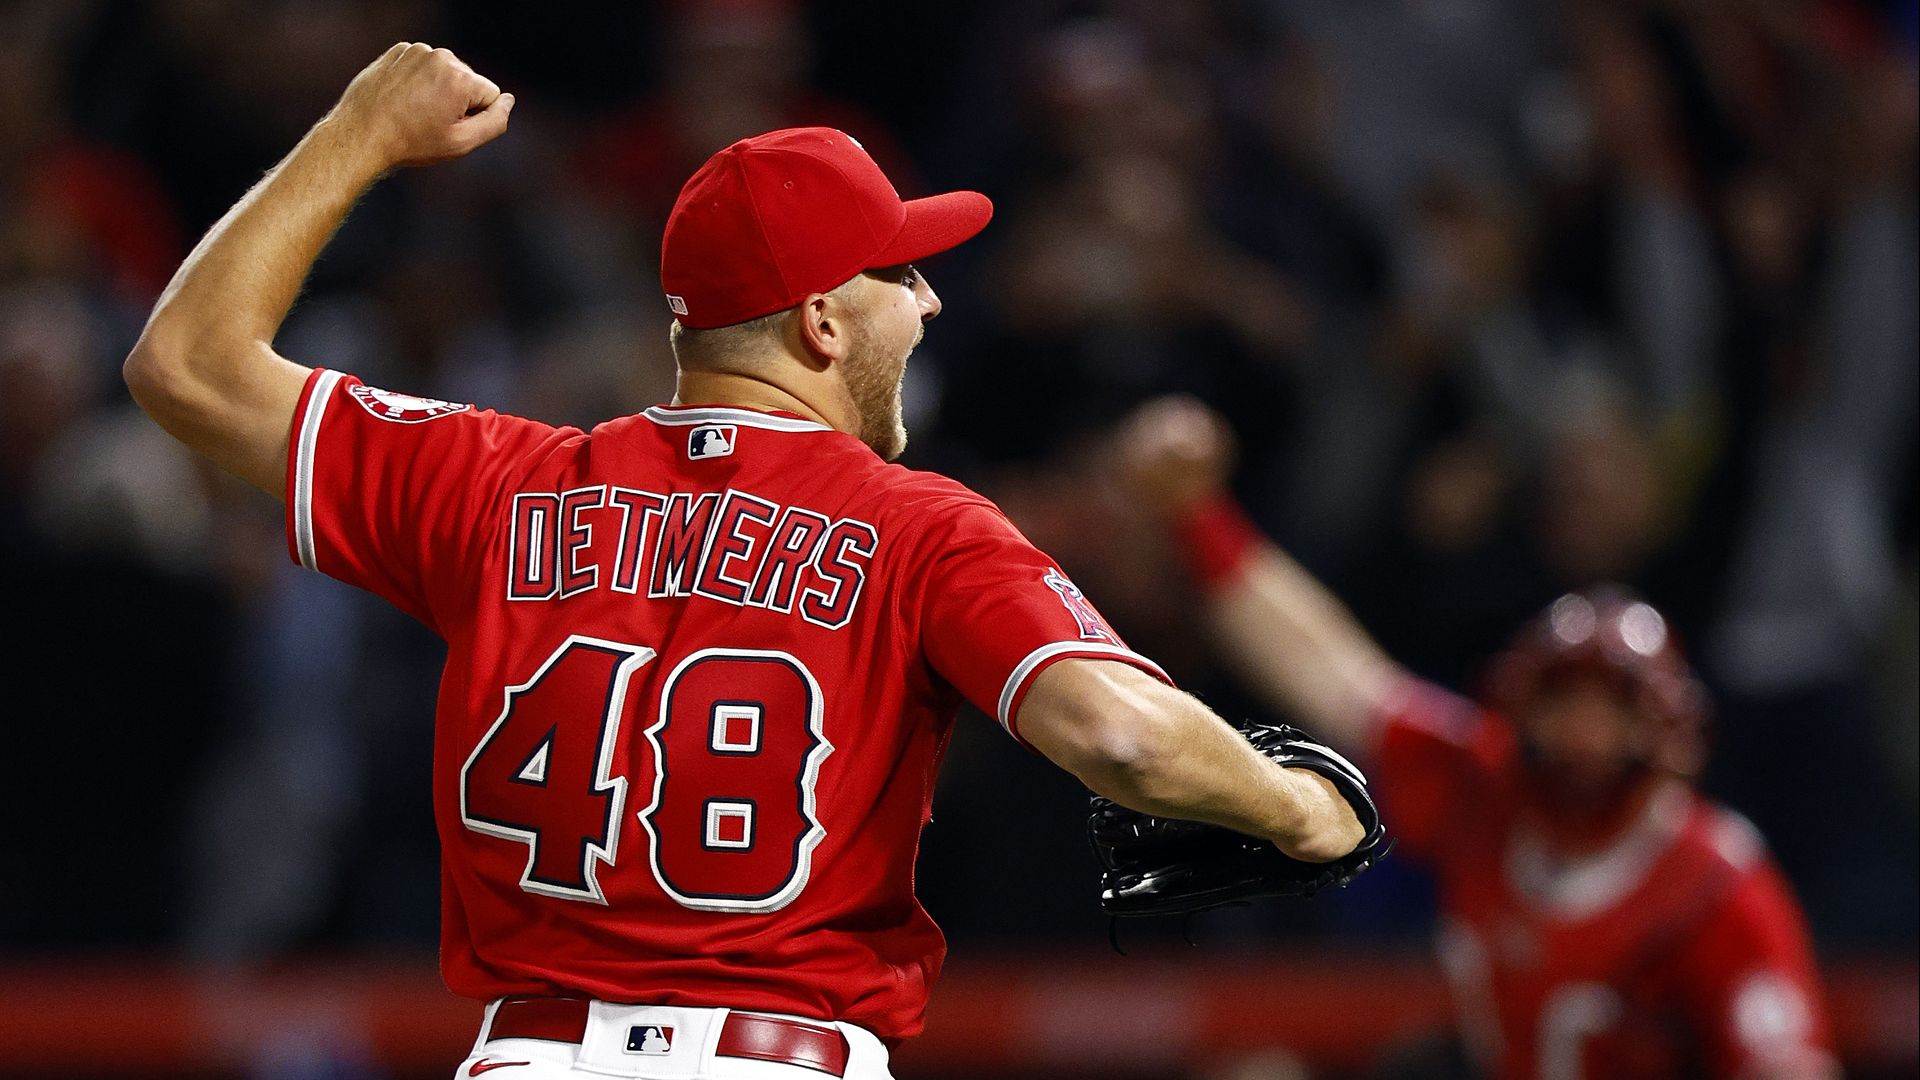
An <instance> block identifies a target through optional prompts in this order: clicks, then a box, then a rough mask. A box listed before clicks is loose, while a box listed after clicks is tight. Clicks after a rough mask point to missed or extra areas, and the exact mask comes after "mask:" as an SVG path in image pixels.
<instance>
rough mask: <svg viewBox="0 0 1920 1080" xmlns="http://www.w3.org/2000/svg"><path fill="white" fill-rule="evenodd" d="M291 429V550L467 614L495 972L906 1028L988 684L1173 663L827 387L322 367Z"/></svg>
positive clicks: (470, 844) (454, 702)
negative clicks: (919, 882)
mask: <svg viewBox="0 0 1920 1080" xmlns="http://www.w3.org/2000/svg"><path fill="white" fill-rule="evenodd" d="M288 456H289V465H288V468H289V474H288V482H287V512H288V536H289V543H290V546H291V549H292V553H293V556H294V558H296V559H297V560H298V561H299V562H300V563H301V565H303V566H306V567H308V568H310V569H315V570H319V571H321V572H322V573H325V574H328V575H330V576H332V577H336V578H338V579H340V580H342V581H345V582H348V583H350V584H353V585H357V586H360V587H361V588H364V589H367V590H370V591H371V592H374V593H376V594H378V595H380V596H382V597H385V598H386V599H387V600H389V601H391V602H393V603H394V604H396V605H398V606H399V607H400V608H402V609H404V610H405V611H407V612H408V613H410V614H412V615H413V616H415V617H416V618H418V619H419V620H420V621H421V622H423V623H425V624H426V625H427V626H428V627H430V628H431V629H433V630H434V631H435V632H437V633H438V634H439V635H440V636H441V637H443V638H444V639H446V642H447V663H446V671H445V673H444V675H443V677H442V680H441V684H440V695H439V704H438V712H437V715H436V718H435V732H434V738H435V745H434V777H433V793H434V808H435V816H436V821H437V824H438V827H439V834H440V843H441V848H442V862H441V874H442V881H443V888H442V902H443V912H442V915H443V926H442V939H443V940H442V949H441V964H442V970H443V973H444V975H445V977H446V980H447V984H448V985H449V986H450V987H451V988H452V989H453V990H454V991H455V992H457V993H460V994H464V995H467V996H469V997H474V998H480V999H483V1000H485V999H491V998H495V997H501V996H506V995H585V996H591V997H595V998H599V999H602V1000H608V1001H620V1002H651V1003H660V1004H672V1005H695V1006H729V1007H735V1008H742V1009H761V1010H767V1011H773V1012H783V1013H792V1014H798V1015H802V1016H810V1017H818V1018H822V1019H829V1020H845V1021H849V1022H852V1023H855V1024H859V1025H861V1026H863V1027H865V1028H867V1029H868V1030H870V1031H873V1032H874V1033H876V1034H878V1035H879V1036H881V1037H882V1038H884V1039H888V1040H897V1039H900V1038H903V1037H906V1036H910V1035H912V1034H914V1033H916V1032H917V1031H918V1030H919V1029H920V1026H921V1017H922V1013H923V1011H924V1009H925V1006H926V1001H927V994H928V991H929V988H930V986H931V985H932V983H933V981H934V978H935V976H936V975H937V974H938V972H939V969H940V963H941V960H942V958H943V956H944V954H945V944H944V941H943V939H942V938H941V935H940V932H939V930H938V929H937V928H936V927H935V926H934V924H933V922H932V920H931V919H930V918H928V916H927V913H926V912H925V911H924V910H923V909H922V908H921V906H920V904H919V902H918V901H917V900H916V899H915V898H914V894H913V872H914V858H915V855H916V852H917V850H918V845H919V836H920V830H921V827H922V826H923V825H924V824H925V823H926V821H927V819H928V815H929V806H930V802H931V799H932V795H933V784H934V772H935V769H936V768H937V766H938V764H939V761H940V756H941V753H942V751H943V750H944V748H945V746H946V743H947V739H948V736H949V735H950V734H951V731H952V723H953V717H954V714H955V711H956V709H957V707H958V705H959V703H960V701H961V699H962V698H965V699H967V700H969V701H972V702H973V703H974V704H975V705H977V706H979V707H980V708H981V709H982V710H983V711H985V712H986V713H987V714H989V715H991V716H994V717H997V718H998V719H999V721H1000V723H1001V724H1002V725H1003V726H1005V727H1006V729H1007V731H1008V732H1009V733H1011V734H1013V735H1014V737H1015V738H1018V732H1017V730H1016V728H1015V724H1014V718H1015V716H1016V715H1017V714H1018V712H1019V708H1020V703H1021V699H1022V697H1023V695H1024V694H1025V693H1026V691H1027V689H1028V688H1029V687H1030V686H1031V685H1032V683H1033V680H1034V678H1035V676H1037V675H1038V674H1039V673H1040V672H1041V671H1043V670H1045V669H1046V667H1047V666H1048V665H1050V664H1052V663H1053V662H1055V661H1057V660H1060V659H1063V658H1066V657H1091V658H1096V659H1104V660H1116V661H1119V662H1121V663H1126V664H1131V665H1134V666H1136V667H1140V668H1143V669H1145V670H1146V671H1148V672H1150V673H1151V674H1153V675H1154V676H1155V677H1158V678H1162V679H1164V678H1165V675H1164V674H1163V673H1162V672H1161V671H1160V669H1159V668H1158V667H1157V666H1155V665H1154V664H1153V663H1152V662H1151V661H1149V660H1146V659H1145V658H1143V657H1141V656H1139V655H1137V654H1135V653H1134V652H1132V651H1131V650H1129V649H1128V648H1127V647H1126V645H1125V644H1124V643H1123V642H1122V641H1121V640H1120V638H1119V637H1118V636H1117V635H1116V634H1115V633H1114V632H1113V630H1112V628H1111V627H1109V626H1108V625H1107V623H1106V621H1105V620H1103V619H1102V618H1101V617H1100V615H1099V614H1098V613H1097V612H1096V611H1095V610H1094V608H1093V607H1092V605H1091V604H1089V603H1088V602H1087V600H1086V598H1085V597H1084V596H1082V595H1081V594H1080V591H1079V590H1078V589H1077V588H1075V587H1074V585H1073V583H1072V582H1071V581H1069V580H1068V579H1067V577H1066V575H1064V574H1063V573H1061V572H1060V569H1059V567H1057V566H1055V565H1054V563H1053V562H1052V561H1051V560H1049V559H1048V558H1047V557H1046V556H1045V555H1043V554H1041V553H1040V552H1039V551H1038V550H1036V549H1035V548H1034V547H1033V546H1032V545H1031V544H1029V543H1028V542H1027V541H1026V539H1025V538H1024V537H1022V536H1021V535H1020V533H1019V531H1018V530H1016V529H1015V528H1014V527H1013V526H1012V525H1011V524H1010V523H1009V522H1008V521H1007V519H1006V518H1005V517H1004V516H1003V515H1002V514H1001V513H1000V512H999V510H998V509H997V508H995V507H994V506H993V504H992V503H990V502H988V501H987V500H986V499H984V498H981V497H980V496H978V495H976V494H974V493H973V492H971V491H969V490H967V489H966V488H965V487H963V486H961V485H960V484H957V483H955V482H953V481H951V480H947V479H945V478H942V477H939V476H935V475H931V474H928V473H922V472H915V471H912V470H909V469H905V468H902V467H900V466H897V465H890V464H887V463H885V462H883V461H881V460H880V459H879V458H878V457H877V456H876V455H875V454H874V453H873V452H872V451H871V450H869V449H868V448H867V447H866V446H865V445H864V444H862V443H861V442H859V441H858V440H856V439H854V438H852V437H851V436H848V435H845V434H842V433H840V432H837V431H834V430H832V429H830V428H828V427H825V426H823V425H821V424H817V423H814V422H812V421H809V420H806V419H804V418H801V417H798V416H794V415H790V414H783V413H768V412H755V411H749V410H743V409H731V408H708V407H700V408H681V407H669V406H659V407H655V408H651V409H648V410H646V412H644V413H642V414H640V415H637V416H629V417H625V418H622V419H619V420H614V421H611V422H609V423H606V424H602V425H600V426H598V427H596V428H594V429H593V431H592V432H590V433H589V432H583V431H580V430H578V429H574V428H556V427H551V426H548V425H546V424H541V423H537V422H535V421H532V420H525V419H521V418H519V417H514V416H507V415H502V414H500V413H495V412H489V411H480V410H476V409H474V408H472V407H471V406H467V405H459V404H451V403H448V402H442V401H434V400H431V399H425V398H417V397H412V396H408V395H404V394H394V393H391V392H388V391H385V390H378V389H375V388H373V387H369V386H366V385H364V384H362V383H361V382H359V381H358V380H356V379H354V378H352V377H350V376H343V375H341V374H340V373H338V372H331V371H317V372H315V373H314V375H313V376H312V378H311V379H309V380H308V383H307V386H306V390H305V392H304V393H303V395H302V397H301V400H300V405H299V408H298V409H297V410H296V414H295V418H294V424H293V432H292V444H291V452H290V453H289V455H288Z"/></svg>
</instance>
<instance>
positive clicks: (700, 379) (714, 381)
mask: <svg viewBox="0 0 1920 1080" xmlns="http://www.w3.org/2000/svg"><path fill="white" fill-rule="evenodd" d="M816 396H818V395H810V394H808V393H806V392H805V391H804V390H802V389H800V388H797V387H794V388H789V387H785V386H781V385H778V384H776V383H773V382H769V381H767V380H764V379H757V378H753V377H752V376H748V375H738V374H734V373H732V372H724V371H682V372H680V379H679V386H678V388H677V389H676V391H675V393H674V395H673V403H674V404H675V405H720V406H725V407H726V408H730V409H752V410H754V411H756V412H788V413H793V414H795V415H796V416H804V417H806V418H807V419H809V420H813V421H816V422H818V423H822V424H825V425H827V426H828V427H830V428H834V429H836V430H839V431H850V429H849V428H848V427H847V426H846V423H845V422H844V420H845V419H846V418H843V417H840V416H837V415H836V411H835V410H834V409H832V408H830V407H827V403H826V402H825V401H820V402H818V403H816V402H815V401H810V400H808V399H809V398H810V397H816ZM836 421H840V422H836Z"/></svg>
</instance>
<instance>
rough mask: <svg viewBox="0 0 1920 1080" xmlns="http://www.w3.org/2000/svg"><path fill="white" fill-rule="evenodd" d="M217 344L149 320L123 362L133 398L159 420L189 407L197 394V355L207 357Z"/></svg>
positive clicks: (122, 371)
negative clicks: (195, 367)
mask: <svg viewBox="0 0 1920 1080" xmlns="http://www.w3.org/2000/svg"><path fill="white" fill-rule="evenodd" d="M213 349H214V346H213V345H211V344H209V343H206V342H203V341H198V340H196V339H194V338H193V337H191V336H189V335H186V334H183V333H181V332H180V331H179V330H178V329H176V328H174V327H171V326H168V325H165V324H162V323H160V322H159V321H158V320H156V321H155V322H152V323H149V324H148V325H147V328H146V330H145V331H143V332H142V333H141V335H140V340H139V341H137V342H135V343H134V346H133V349H132V351H130V352H128V353H127V358H126V360H125V361H124V362H123V363H122V364H121V365H120V377H121V378H122V379H123V380H125V381H126V384H127V392H128V393H130V394H132V395H133V400H134V402H135V403H136V404H138V405H139V406H140V408H141V409H143V410H145V411H146V413H147V415H149V416H151V417H153V418H154V419H156V420H162V421H164V419H165V418H166V417H168V416H171V415H176V414H178V413H180V412H182V411H184V410H186V409H187V408H189V407H190V405H191V403H192V402H193V400H194V399H195V397H196V393H195V391H196V387H197V379H196V375H195V371H194V364H195V362H196V358H203V359H204V358H205V357H206V356H207V355H208V354H209V353H211V352H212V351H213Z"/></svg>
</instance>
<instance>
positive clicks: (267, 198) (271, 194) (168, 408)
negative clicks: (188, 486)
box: [124, 42, 513, 497]
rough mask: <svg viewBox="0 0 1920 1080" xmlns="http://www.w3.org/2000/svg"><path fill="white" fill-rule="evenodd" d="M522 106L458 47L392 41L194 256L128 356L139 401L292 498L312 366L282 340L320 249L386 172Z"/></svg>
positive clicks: (465, 149)
mask: <svg viewBox="0 0 1920 1080" xmlns="http://www.w3.org/2000/svg"><path fill="white" fill-rule="evenodd" d="M512 109H513V95H511V94H503V93H501V92H500V88H499V87H498V86H496V85H494V84H493V83H492V82H491V81H490V80H488V79H486V78H484V77H482V76H481V75H479V74H477V73H476V72H475V71H474V70H473V69H472V68H470V67H468V66H467V65H466V64H465V63H462V62H461V61H460V60H459V59H458V58H457V57H455V56H454V55H453V54H452V53H450V52H448V51H447V50H445V49H435V48H432V47H431V46H428V45H423V44H418V43H412V44H409V43H404V42H403V43H401V44H397V45H395V46H393V47H392V48H391V49H388V50H387V52H386V53H385V54H384V55H382V56H381V57H380V58H379V59H378V60H375V61H374V62H373V63H372V64H369V65H368V66H367V67H366V68H365V69H364V70H362V71H361V72H360V74H359V75H357V76H355V78H354V80H353V82H352V83H351V84H350V85H349V86H348V87H347V90H346V93H345V94H344V95H342V97H341V98H340V101H339V103H338V104H336V105H335V106H334V107H333V109H332V110H331V111H330V112H328V113H327V115H326V116H325V117H323V118H322V119H321V120H320V122H319V123H317V124H315V125H314V127H313V129H312V130H311V131H309V132H308V133H307V135H306V137H305V138H303V139H301V140H300V143H299V145H297V146H296V147H294V149H293V152H292V153H290V154H288V155H287V157H286V158H285V159H283V160H282V161H281V162H280V163H279V164H278V165H276V166H274V168H273V169H272V170H271V171H270V172H268V173H267V175H266V177H265V178H264V179H262V180H261V181H260V183H258V184H257V185H255V186H254V188H253V190H251V191H249V192H248V193H247V194H246V195H245V196H244V197H242V198H241V200H240V201H239V202H238V203H236V204H235V205H234V207H233V209H231V210H229V211H228V212H227V214H226V216H224V217H222V218H221V219H220V221H219V222H218V223H216V224H215V225H214V226H213V228H212V229H210V230H208V232H207V235H206V236H205V237H204V238H203V239H202V240H201V241H200V243H199V245H198V246H196V247H195V248H194V250H193V252H192V254H190V255H188V256H187V259H186V261H185V262H184V263H182V264H181V266H180V269H179V271H178V272H176V273H175V274H174V277H173V280H172V282H171V283H169V284H168V286H167V288H166V290H165V291H164V292H163V293H161V296H160V300H159V302H158V303H157V304H156V305H155V306H154V310H153V314H152V316H151V317H150V318H149V319H148V321H147V326H146V329H145V331H144V332H143V333H142V334H141V335H140V340H139V342H138V344H136V345H135V346H134V349H133V352H132V353H131V354H130V355H129V356H128V357H127V361H126V366H125V369H124V371H125V376H126V380H127V386H128V388H129V389H130V390H131V391H132V392H133V397H134V400H135V401H137V402H139V404H140V407H141V408H142V409H145V410H146V412H147V414H148V415H149V416H152V417H153V418H154V420H155V421H156V422H157V423H159V424H160V426H161V427H163V428H165V429H167V431H168V432H169V433H171V434H172V435H173V436H174V437H175V438H177V439H179V440H180V441H181V442H184V443H186V444H187V445H188V446H190V447H192V448H193V449H195V450H197V451H199V452H200V453H202V454H204V455H206V456H207V457H208V458H211V459H212V460H213V461H214V462H215V463H216V464H218V465H219V466H220V467H221V468H224V469H226V470H227V471H228V472H231V473H233V474H234V475H235V476H238V477H240V478H241V479H243V480H245V481H247V482H248V483H251V484H253V485H255V486H257V487H259V488H261V489H262V490H264V491H267V492H269V493H271V494H273V495H275V496H282V497H283V496H284V494H285V490H284V489H285V485H286V467H287V433H288V430H289V427H290V423H291V420H292V416H293V410H294V407H295V405H296V404H297V402H298V400H299V397H300V390H301V386H302V384H303V382H304V381H305V379H306V377H307V375H308V369H307V368H305V367H303V366H301V365H299V364H297V363H294V362H293V361H291V360H288V359H287V358H285V357H283V356H281V355H280V354H279V353H277V352H275V351H274V349H273V339H274V336H275V335H276V334H277V333H278V332H279V329H280V324H281V322H282V321H283V320H285V318H286V316H287V311H288V309H290V308H291V307H292V306H293V301H294V299H295V297H297V296H298V295H299V292H300V287H301V284H302V283H303V282H304V281H305V280H306V277H307V272H308V271H309V270H310V269H311V268H312V266H313V262H314V260H315V259H316V258H318V257H319V255H320V251H321V249H322V248H324V247H325V246H326V243H327V241H328V239H329V238H331V237H332V235H333V233H334V231H335V230H336V229H338V228H339V227H340V223H341V222H342V221H343V220H345V219H346V216H347V212H348V211H349V210H350V209H351V208H352V207H353V204H354V202H355V201H356V200H358V199H359V197H360V195H361V194H362V193H363V192H364V191H365V190H366V189H367V188H368V187H369V186H371V185H372V184H373V183H374V181H376V180H378V179H379V178H380V176H381V175H383V174H384V173H386V172H388V171H390V170H391V169H394V168H396V167H399V166H408V165H425V164H429V163H432V162H436V161H445V160H447V159H450V158H456V157H460V156H462V155H464V154H467V153H469V152H471V151H472V150H474V149H476V148H478V147H480V146H482V145H484V144H486V143H487V142H489V141H491V140H492V139H494V138H495V137H497V136H498V135H499V134H500V133H501V132H503V131H505V130H506V127H507V117H508V114H509V113H510V112H511V111H512Z"/></svg>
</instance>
